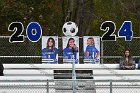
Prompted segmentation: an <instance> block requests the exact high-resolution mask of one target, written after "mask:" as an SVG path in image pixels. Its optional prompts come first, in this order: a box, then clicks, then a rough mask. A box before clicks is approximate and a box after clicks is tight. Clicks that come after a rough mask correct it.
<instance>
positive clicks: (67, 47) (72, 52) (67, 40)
mask: <svg viewBox="0 0 140 93" xmlns="http://www.w3.org/2000/svg"><path fill="white" fill-rule="evenodd" d="M78 47H79V39H78V38H77V37H63V62H64V63H72V62H73V61H74V62H75V64H78V60H79V49H78Z"/></svg>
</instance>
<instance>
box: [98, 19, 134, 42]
mask: <svg viewBox="0 0 140 93" xmlns="http://www.w3.org/2000/svg"><path fill="white" fill-rule="evenodd" d="M100 29H101V30H102V31H106V33H104V34H103V36H102V38H101V39H102V41H116V35H115V34H114V32H115V31H116V25H115V23H114V22H112V21H105V22H103V23H102V24H101V27H100ZM118 37H124V38H125V41H131V40H132V37H133V31H132V22H131V21H124V23H123V24H122V26H121V27H120V29H119V31H118Z"/></svg>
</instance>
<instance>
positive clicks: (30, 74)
mask: <svg viewBox="0 0 140 93" xmlns="http://www.w3.org/2000/svg"><path fill="white" fill-rule="evenodd" d="M75 67H76V70H92V74H77V77H78V76H85V77H93V80H95V81H100V80H101V81H102V80H106V81H111V80H129V81H131V80H140V70H137V69H136V70H119V64H92V65H91V64H76V65H75ZM4 68H5V69H4V76H1V77H0V82H1V83H0V86H1V88H2V86H4V87H5V86H7V89H6V90H4V91H6V93H10V91H14V90H16V89H15V88H16V86H17V89H18V88H19V87H22V86H24V87H23V89H22V88H21V90H18V91H20V93H27V91H24V90H28V89H29V90H30V93H37V92H35V90H37V91H39V90H40V91H42V92H40V93H44V91H45V90H46V88H47V84H48V85H49V87H50V88H49V92H48V93H55V92H57V93H72V87H71V86H72V83H71V82H68V81H65V80H62V81H59V80H54V76H55V75H57V76H60V75H59V74H61V76H63V77H67V76H68V74H67V73H65V74H64V75H62V73H57V74H56V73H54V70H72V65H69V64H53V65H52V64H4ZM136 68H137V65H136ZM47 80H50V82H49V83H47ZM113 84H115V85H120V84H121V85H127V86H131V85H132V83H130V82H115V83H113ZM137 84H138V85H140V82H137ZM103 85H106V86H109V85H110V82H88V81H87V82H81V81H80V82H79V81H78V83H77V89H78V91H77V93H85V92H84V91H88V93H96V89H95V87H96V86H102V87H104V86H103ZM10 86H11V87H12V86H15V87H14V88H12V89H11V90H10V89H9V87H10ZM27 86H28V87H27ZM29 86H30V87H31V86H32V88H29ZM38 86H39V87H38ZM40 86H41V87H40ZM51 87H52V88H51ZM5 88H6V87H5ZM2 90H3V89H2ZM82 91H83V92H82ZM93 91H94V92H93ZM0 93H1V92H0ZM13 93H19V92H13ZM101 93H102V92H101ZM104 93H105V92H104Z"/></svg>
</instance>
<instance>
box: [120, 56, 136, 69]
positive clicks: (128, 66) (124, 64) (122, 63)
mask: <svg viewBox="0 0 140 93" xmlns="http://www.w3.org/2000/svg"><path fill="white" fill-rule="evenodd" d="M135 68H136V64H135V61H134V60H133V58H131V60H130V62H126V60H125V58H123V59H121V60H120V69H122V70H134V69H135Z"/></svg>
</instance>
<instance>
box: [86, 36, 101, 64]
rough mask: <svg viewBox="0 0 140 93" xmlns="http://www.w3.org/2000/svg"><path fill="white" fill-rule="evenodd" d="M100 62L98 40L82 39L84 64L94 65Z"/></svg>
mask: <svg viewBox="0 0 140 93" xmlns="http://www.w3.org/2000/svg"><path fill="white" fill-rule="evenodd" d="M99 61H100V38H98V37H91V36H85V37H84V62H85V63H92V64H96V63H99Z"/></svg>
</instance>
